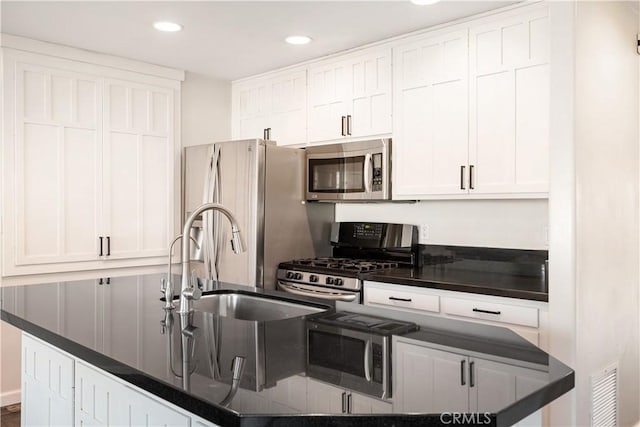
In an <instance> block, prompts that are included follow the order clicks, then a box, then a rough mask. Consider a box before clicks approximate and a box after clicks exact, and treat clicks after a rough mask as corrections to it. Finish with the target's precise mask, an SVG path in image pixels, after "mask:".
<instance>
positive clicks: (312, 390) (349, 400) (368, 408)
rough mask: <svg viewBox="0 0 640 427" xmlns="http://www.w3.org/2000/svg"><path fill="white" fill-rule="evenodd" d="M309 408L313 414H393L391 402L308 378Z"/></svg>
mask: <svg viewBox="0 0 640 427" xmlns="http://www.w3.org/2000/svg"><path fill="white" fill-rule="evenodd" d="M307 409H308V411H309V413H313V414H336V413H343V414H391V413H392V412H393V406H392V404H391V403H389V402H385V401H382V400H379V399H374V398H371V397H368V396H364V395H362V394H359V393H353V392H352V391H350V390H345V389H344V388H340V387H336V386H333V385H329V384H326V383H323V382H321V381H316V380H312V379H311V378H309V379H308V382H307Z"/></svg>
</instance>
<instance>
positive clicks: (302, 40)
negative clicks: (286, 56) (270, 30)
mask: <svg viewBox="0 0 640 427" xmlns="http://www.w3.org/2000/svg"><path fill="white" fill-rule="evenodd" d="M284 41H286V42H287V43H289V44H307V43H309V42H311V37H307V36H289V37H287V38H286V39H284Z"/></svg>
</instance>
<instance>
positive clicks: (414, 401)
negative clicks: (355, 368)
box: [393, 342, 469, 413]
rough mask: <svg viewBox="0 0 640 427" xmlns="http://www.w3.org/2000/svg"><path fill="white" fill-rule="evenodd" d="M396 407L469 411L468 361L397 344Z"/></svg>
mask: <svg viewBox="0 0 640 427" xmlns="http://www.w3.org/2000/svg"><path fill="white" fill-rule="evenodd" d="M395 350H396V352H395V354H394V363H395V368H394V371H393V372H394V390H395V391H394V394H395V396H394V406H397V407H396V408H395V409H396V410H400V411H401V412H429V413H438V412H467V411H468V409H469V389H468V380H469V379H468V376H467V371H468V370H467V367H468V358H467V356H463V355H460V354H455V353H449V352H445V351H440V350H434V349H431V348H427V347H421V346H417V345H412V344H407V343H403V342H397V344H396V347H395Z"/></svg>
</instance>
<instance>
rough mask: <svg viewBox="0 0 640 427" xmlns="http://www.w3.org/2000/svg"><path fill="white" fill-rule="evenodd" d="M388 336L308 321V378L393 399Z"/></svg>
mask: <svg viewBox="0 0 640 427" xmlns="http://www.w3.org/2000/svg"><path fill="white" fill-rule="evenodd" d="M389 372H390V371H389V342H388V337H384V336H381V335H374V334H368V333H366V332H360V331H355V330H352V329H346V328H340V327H336V326H330V325H324V324H320V323H316V322H313V321H312V320H311V321H307V375H309V376H310V377H313V378H317V379H319V380H322V381H325V382H328V383H331V384H336V385H338V386H341V387H345V388H348V389H351V390H355V391H359V392H361V393H365V394H368V395H371V396H375V397H378V398H390V397H391V393H390V387H389V384H390V378H389Z"/></svg>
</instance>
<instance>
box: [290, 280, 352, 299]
mask: <svg viewBox="0 0 640 427" xmlns="http://www.w3.org/2000/svg"><path fill="white" fill-rule="evenodd" d="M278 286H280V288H281V289H282V290H283V291H285V292H289V293H290V294H295V295H303V296H305V297H315V298H322V299H330V300H334V301H346V302H353V301H355V300H356V298H358V294H340V293H329V292H326V293H324V292H317V291H306V290H304V289H301V288H298V287H297V286H293V285H287V284H285V283H284V282H280V281H278Z"/></svg>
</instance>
